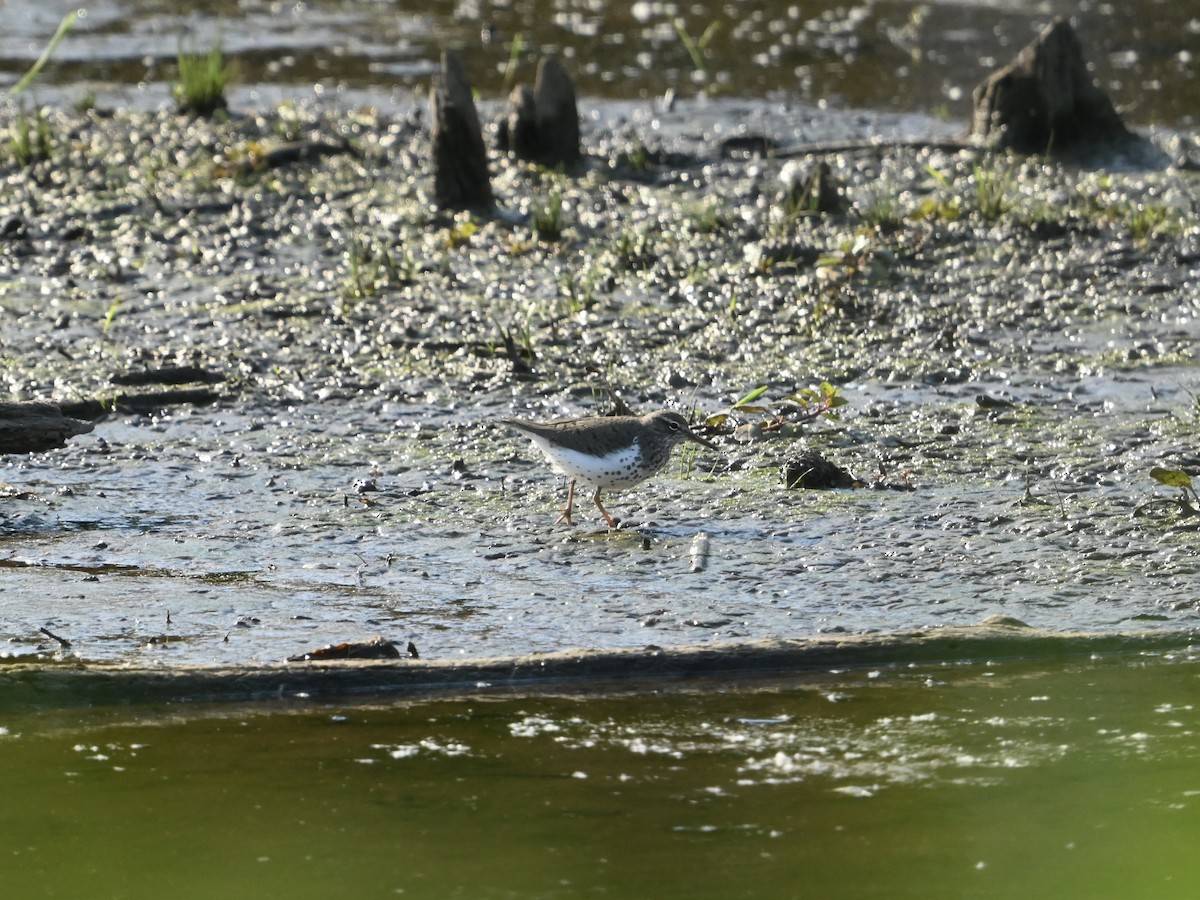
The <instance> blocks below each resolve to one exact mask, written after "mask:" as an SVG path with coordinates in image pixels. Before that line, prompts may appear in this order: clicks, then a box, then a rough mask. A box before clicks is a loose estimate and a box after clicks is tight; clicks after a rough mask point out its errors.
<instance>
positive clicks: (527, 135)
mask: <svg viewBox="0 0 1200 900" xmlns="http://www.w3.org/2000/svg"><path fill="white" fill-rule="evenodd" d="M505 124H506V128H505V129H502V132H503V134H504V135H505V137H506V139H507V144H506V145H505V146H504V147H503V148H502V149H504V150H507V151H509V152H511V153H512V154H513V156H515V157H516V158H517V159H524V160H530V161H532V160H536V159H537V158H538V154H539V147H538V128H537V105H536V102H535V101H534V99H533V90H532V89H531V88H530V87H529V85H526V84H518V85H517V86H516V87H515V88H513V90H512V93H511V94H509V96H508V119H507V121H506V123H505Z"/></svg>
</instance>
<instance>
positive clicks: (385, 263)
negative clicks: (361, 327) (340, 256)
mask: <svg viewBox="0 0 1200 900" xmlns="http://www.w3.org/2000/svg"><path fill="white" fill-rule="evenodd" d="M412 267H413V263H412V255H411V254H410V253H408V252H406V253H405V256H404V259H403V267H398V266H397V265H396V263H395V260H393V258H392V254H391V251H390V250H388V249H387V248H386V247H382V246H378V245H375V244H373V243H369V242H366V241H363V240H360V239H359V238H357V237H355V238H352V239H351V241H350V246H349V247H348V248H347V250H346V281H345V283H344V285H343V287H342V299H343V301H349V300H362V299H365V298H367V297H374V296H375V295H376V294H377V293H379V291H380V289H382V288H386V287H390V286H391V285H397V284H406V283H408V282H411V281H412Z"/></svg>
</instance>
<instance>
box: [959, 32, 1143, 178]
mask: <svg viewBox="0 0 1200 900" xmlns="http://www.w3.org/2000/svg"><path fill="white" fill-rule="evenodd" d="M974 101H975V109H974V116H973V122H972V126H971V134H972V135H973V136H975V137H977V138H979V139H981V140H982V141H984V142H985V143H986V144H987V145H988V146H989V147H990V148H992V149H996V150H1004V149H1011V150H1015V151H1017V152H1018V153H1031V154H1032V153H1054V154H1060V155H1063V154H1072V153H1077V152H1080V151H1085V152H1086V151H1089V150H1094V149H1098V148H1100V147H1103V146H1105V145H1111V144H1114V143H1117V142H1127V141H1129V140H1131V139H1132V138H1133V135H1132V134H1131V133H1130V131H1129V130H1128V129H1127V128H1126V127H1125V124H1124V123H1123V122H1122V121H1121V117H1120V115H1118V114H1117V110H1116V108H1115V107H1114V106H1113V104H1112V100H1110V99H1109V97H1108V94H1106V93H1105V92H1104V90H1103V89H1102V88H1101V87H1100V86H1099V85H1098V84H1096V81H1095V79H1094V78H1092V76H1091V74H1090V73H1089V72H1088V70H1087V64H1086V63H1085V62H1084V59H1083V49H1082V47H1080V44H1079V38H1078V37H1076V35H1075V30H1074V29H1073V28H1071V25H1070V23H1068V22H1067V21H1066V20H1064V19H1058V20H1056V21H1055V22H1053V23H1052V24H1051V25H1049V26H1048V27H1047V28H1046V29H1045V30H1044V31H1043V32H1042V33H1041V34H1040V35H1039V36H1038V37H1037V39H1036V40H1034V41H1033V42H1032V43H1031V44H1029V46H1027V47H1026V48H1025V49H1024V50H1022V51H1021V52H1020V53H1019V54H1018V55H1017V58H1016V59H1015V60H1013V61H1012V62H1011V63H1009V64H1008V65H1007V66H1005V67H1004V68H1002V69H1000V70H998V71H996V72H993V73H992V74H991V75H990V76H988V78H987V79H986V80H985V81H984V82H983V83H982V84H980V85H979V86H978V87H976V88H975V93H974Z"/></svg>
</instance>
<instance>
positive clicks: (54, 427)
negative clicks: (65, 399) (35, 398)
mask: <svg viewBox="0 0 1200 900" xmlns="http://www.w3.org/2000/svg"><path fill="white" fill-rule="evenodd" d="M91 430H92V423H91V422H81V421H80V420H79V419H71V418H68V417H67V416H64V415H63V414H62V411H61V410H60V409H59V408H58V407H57V406H55V405H54V404H52V403H0V455H8V454H11V453H40V452H41V451H43V450H53V449H55V448H56V447H62V446H64V445H65V444H66V443H67V441H68V440H70V439H71V438H73V437H75V436H76V435H80V434H87V433H88V432H89V431H91Z"/></svg>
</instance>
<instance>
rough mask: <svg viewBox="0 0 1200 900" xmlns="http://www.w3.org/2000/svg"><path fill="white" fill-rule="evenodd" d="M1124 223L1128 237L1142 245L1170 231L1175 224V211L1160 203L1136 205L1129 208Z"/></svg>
mask: <svg viewBox="0 0 1200 900" xmlns="http://www.w3.org/2000/svg"><path fill="white" fill-rule="evenodd" d="M1126 222H1127V224H1128V226H1129V234H1130V236H1131V237H1132V238H1133V239H1134V240H1135V241H1137V242H1138V243H1139V244H1144V243H1145V242H1146V241H1149V240H1150V239H1152V238H1156V237H1159V236H1160V235H1162V234H1165V233H1167V232H1168V231H1170V229H1171V228H1172V226H1173V225H1174V223H1175V211H1174V210H1173V209H1172V208H1171V207H1169V206H1165V205H1163V204H1161V203H1138V204H1135V205H1133V206H1132V207H1131V208H1130V210H1129V213H1128V216H1127V219H1126Z"/></svg>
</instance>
